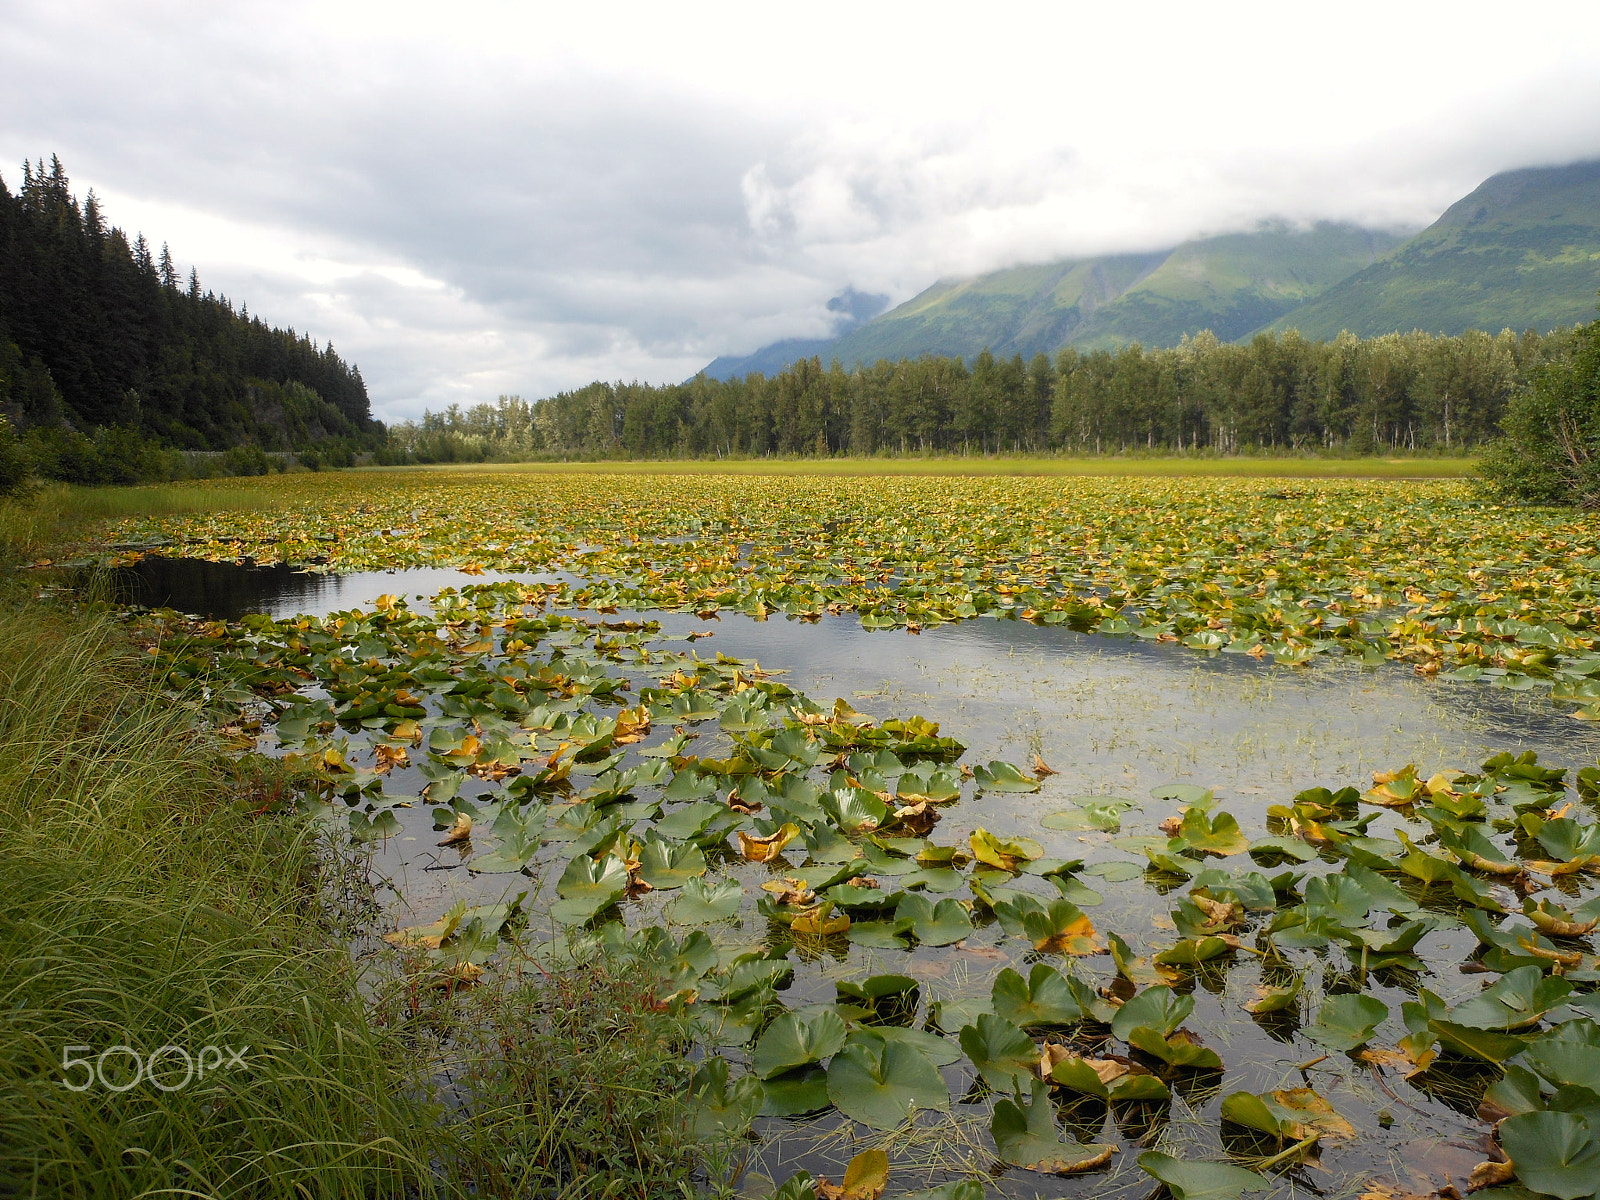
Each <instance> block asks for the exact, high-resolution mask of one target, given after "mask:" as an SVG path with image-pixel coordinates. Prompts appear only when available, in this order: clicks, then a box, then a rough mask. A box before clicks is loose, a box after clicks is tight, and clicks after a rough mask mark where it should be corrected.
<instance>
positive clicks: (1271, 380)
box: [387, 332, 1572, 462]
mask: <svg viewBox="0 0 1600 1200" xmlns="http://www.w3.org/2000/svg"><path fill="white" fill-rule="evenodd" d="M1571 340H1572V338H1571V333H1570V332H1567V333H1557V334H1554V335H1550V336H1540V335H1537V334H1526V335H1523V336H1521V337H1518V336H1515V335H1513V334H1510V333H1502V334H1499V335H1497V336H1493V337H1491V336H1490V335H1488V334H1486V333H1477V332H1475V333H1469V334H1466V335H1463V336H1461V337H1432V336H1429V335H1426V334H1404V335H1400V334H1391V335H1388V336H1385V337H1381V338H1370V339H1365V340H1363V339H1358V338H1356V337H1353V336H1351V335H1349V334H1344V335H1341V336H1340V337H1338V338H1335V339H1333V340H1332V341H1325V342H1312V341H1308V340H1306V339H1305V338H1302V337H1300V336H1299V335H1298V334H1294V333H1289V334H1285V335H1283V336H1282V337H1276V336H1268V335H1261V336H1259V337H1256V338H1254V339H1252V340H1251V342H1250V343H1249V344H1248V345H1237V344H1232V343H1227V342H1221V341H1219V340H1218V339H1217V338H1216V337H1214V336H1212V335H1210V334H1203V335H1201V336H1200V337H1197V338H1192V339H1189V340H1187V341H1185V342H1183V343H1182V344H1181V345H1179V346H1177V347H1175V348H1172V349H1167V350H1144V349H1142V348H1140V347H1139V346H1137V345H1132V346H1127V347H1124V348H1123V349H1121V350H1118V351H1114V352H1113V351H1109V350H1095V351H1089V352H1087V353H1081V352H1079V351H1077V350H1071V349H1069V350H1065V351H1063V352H1062V353H1061V354H1060V355H1058V356H1057V357H1056V358H1054V359H1052V358H1049V357H1047V356H1045V355H1043V354H1040V355H1035V356H1034V357H1033V359H1032V360H1031V361H1024V360H1023V358H1022V356H1021V355H1013V356H1012V357H1011V358H1009V359H996V358H995V357H994V356H993V355H991V354H989V353H988V352H984V353H983V354H980V355H979V356H978V357H977V359H976V361H975V362H974V363H973V366H972V368H971V369H970V370H969V369H968V368H967V367H966V365H965V364H964V362H963V360H962V359H960V358H955V357H950V358H933V357H927V358H920V359H903V360H901V361H899V362H879V363H877V364H876V365H875V366H872V367H868V368H865V369H861V370H856V371H848V372H847V371H845V370H843V369H842V368H840V367H839V366H838V365H837V364H835V365H834V366H833V367H832V369H828V370H825V369H823V367H822V364H821V362H820V361H819V360H818V359H815V358H812V359H806V360H803V361H801V362H798V363H796V364H795V365H794V366H792V367H790V368H789V369H788V370H786V371H782V372H780V373H779V374H777V375H775V376H773V377H771V378H770V379H769V378H766V377H764V376H761V375H749V376H746V377H745V378H743V379H736V380H731V381H729V382H720V381H717V380H713V379H708V378H705V377H704V376H701V377H698V378H696V379H693V380H690V381H689V382H688V383H684V384H673V385H669V386H665V387H652V386H649V385H646V384H638V383H634V384H620V383H619V384H609V383H594V384H591V385H589V386H588V387H585V388H581V389H579V390H577V391H574V392H563V393H561V394H560V395H556V396H552V397H550V398H548V399H544V400H538V401H534V402H533V403H528V402H526V401H523V400H520V399H517V398H515V397H502V398H501V400H500V402H499V403H498V404H496V405H489V404H484V405H479V406H477V407H476V408H472V409H468V410H461V409H459V408H451V409H450V410H449V411H448V412H445V413H440V414H428V415H427V416H425V417H424V419H423V420H422V422H420V423H416V424H413V423H409V422H408V423H406V424H404V425H398V426H395V427H393V428H392V429H391V430H390V446H389V449H388V451H387V453H388V454H389V455H391V456H393V457H394V458H395V459H396V460H399V459H405V458H410V459H413V460H416V461H424V462H437V461H454V460H480V459H483V458H486V457H502V458H518V457H532V456H536V455H541V454H543V455H552V456H585V455H594V456H606V455H616V456H632V457H672V456H715V455H730V456H736V455H767V454H819V455H820V454H847V453H848V454H875V453H884V452H887V453H907V452H963V451H966V452H1002V451H1046V450H1060V451H1066V452H1070V453H1104V452H1116V451H1126V450H1182V451H1195V450H1208V451H1215V452H1219V453H1235V452H1239V451H1245V450H1252V449H1255V450H1273V449H1276V450H1293V449H1302V450H1332V451H1342V452H1345V453H1353V454H1369V453H1383V452H1392V451H1397V450H1404V451H1432V450H1437V451H1445V452H1448V451H1455V450H1462V449H1470V448H1472V447H1475V446H1478V445H1481V444H1482V443H1484V442H1486V441H1488V440H1489V439H1491V438H1493V437H1494V436H1495V435H1496V433H1497V432H1498V426H1499V421H1500V417H1501V414H1502V412H1503V411H1504V408H1505V405H1506V401H1507V400H1508V398H1509V397H1510V396H1511V394H1512V392H1513V391H1514V390H1515V389H1516V388H1518V387H1519V386H1521V385H1522V383H1523V382H1524V381H1525V380H1526V379H1527V378H1528V376H1529V373H1530V371H1532V370H1533V369H1534V368H1536V367H1537V366H1539V365H1540V364H1542V363H1544V362H1546V361H1549V360H1552V359H1555V358H1559V357H1560V356H1561V355H1563V354H1565V353H1566V352H1567V346H1568V344H1569V343H1570V342H1571Z"/></svg>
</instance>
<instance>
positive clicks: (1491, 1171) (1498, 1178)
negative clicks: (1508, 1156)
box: [1467, 1161, 1517, 1192]
mask: <svg viewBox="0 0 1600 1200" xmlns="http://www.w3.org/2000/svg"><path fill="white" fill-rule="evenodd" d="M1516 1177H1517V1171H1516V1168H1515V1167H1513V1166H1512V1165H1511V1164H1510V1163H1508V1162H1493V1161H1491V1162H1481V1163H1479V1164H1478V1165H1477V1166H1475V1167H1473V1168H1472V1174H1471V1175H1469V1176H1467V1191H1469V1192H1481V1191H1482V1190H1483V1189H1484V1188H1491V1187H1499V1186H1500V1185H1501V1184H1502V1183H1510V1182H1511V1181H1512V1180H1513V1179H1515V1178H1516Z"/></svg>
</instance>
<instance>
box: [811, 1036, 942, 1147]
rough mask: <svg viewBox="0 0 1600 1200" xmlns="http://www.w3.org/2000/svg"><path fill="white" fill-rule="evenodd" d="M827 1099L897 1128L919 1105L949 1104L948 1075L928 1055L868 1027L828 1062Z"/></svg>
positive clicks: (869, 1121) (876, 1125) (878, 1125)
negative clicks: (945, 1077)
mask: <svg viewBox="0 0 1600 1200" xmlns="http://www.w3.org/2000/svg"><path fill="white" fill-rule="evenodd" d="M828 1097H829V1099H831V1100H832V1101H833V1103H834V1106H835V1107H836V1108H838V1110H839V1111H840V1112H842V1113H844V1114H845V1116H847V1117H851V1118H853V1119H854V1120H857V1121H860V1122H861V1123H862V1124H864V1125H868V1126H870V1127H871V1128H873V1129H895V1128H897V1127H899V1126H900V1125H902V1124H904V1123H905V1121H906V1120H907V1119H908V1118H909V1117H910V1116H911V1114H912V1113H913V1112H915V1111H917V1110H918V1109H925V1108H933V1109H945V1108H948V1107H949V1106H950V1093H949V1089H948V1088H947V1087H946V1086H945V1082H944V1077H943V1076H942V1075H940V1074H939V1070H938V1068H937V1067H935V1066H934V1065H933V1063H932V1062H930V1061H929V1060H928V1057H927V1056H926V1055H925V1054H923V1053H922V1052H921V1051H920V1050H917V1049H915V1048H914V1047H912V1046H910V1045H907V1044H906V1043H904V1042H899V1041H890V1040H888V1039H886V1038H883V1037H879V1036H877V1035H875V1034H872V1033H870V1032H865V1031H863V1032H861V1033H858V1034H854V1035H852V1036H851V1039H850V1042H849V1044H848V1045H846V1046H845V1047H844V1048H843V1049H842V1050H840V1051H839V1052H838V1053H837V1054H835V1055H834V1056H833V1061H832V1062H830V1063H829V1064H828Z"/></svg>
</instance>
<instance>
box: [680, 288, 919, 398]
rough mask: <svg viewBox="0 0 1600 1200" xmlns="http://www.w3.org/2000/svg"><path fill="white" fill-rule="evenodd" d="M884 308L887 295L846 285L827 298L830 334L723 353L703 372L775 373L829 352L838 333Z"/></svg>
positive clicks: (721, 375)
mask: <svg viewBox="0 0 1600 1200" xmlns="http://www.w3.org/2000/svg"><path fill="white" fill-rule="evenodd" d="M888 307H889V297H887V296H880V295H877V294H875V293H871V292H858V291H856V290H855V288H846V289H845V290H844V291H842V292H840V293H839V294H838V295H837V296H835V297H834V298H833V299H832V300H829V301H828V311H829V312H831V313H834V314H836V316H835V317H834V325H833V333H832V335H831V336H829V337H824V338H784V339H783V341H781V342H773V343H772V344H771V345H768V346H763V347H761V349H759V350H757V351H756V352H755V353H754V354H745V355H728V354H724V355H721V356H719V357H718V358H716V359H714V360H713V361H712V362H711V364H710V365H709V366H708V367H706V369H705V371H704V374H706V375H708V376H709V377H711V378H712V379H721V380H729V379H735V378H740V377H742V376H745V375H753V374H758V373H759V374H761V375H776V374H777V373H778V372H779V371H781V370H783V369H784V368H785V367H787V366H788V365H789V364H790V363H792V362H796V361H798V360H799V359H802V358H810V357H812V356H813V355H823V354H827V353H829V351H828V347H830V346H832V345H833V343H834V342H836V341H838V340H839V338H840V337H841V336H842V335H844V334H846V333H848V332H849V331H850V330H852V329H855V328H856V327H857V326H859V325H861V324H863V323H865V322H867V321H870V320H871V319H872V318H873V317H875V316H877V315H878V314H879V313H881V312H882V311H883V310H884V309H886V308H888Z"/></svg>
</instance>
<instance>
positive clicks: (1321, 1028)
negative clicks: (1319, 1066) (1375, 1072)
mask: <svg viewBox="0 0 1600 1200" xmlns="http://www.w3.org/2000/svg"><path fill="white" fill-rule="evenodd" d="M1388 1016H1389V1006H1388V1005H1386V1004H1384V1002H1383V1001H1381V1000H1377V999H1374V998H1373V997H1371V996H1366V995H1363V994H1361V993H1359V992H1347V993H1344V994H1342V995H1338V996H1329V997H1328V999H1327V1000H1326V1001H1325V1002H1324V1003H1323V1005H1322V1011H1321V1012H1319V1013H1318V1014H1317V1019H1316V1021H1315V1022H1313V1023H1312V1024H1311V1025H1309V1026H1307V1027H1306V1036H1307V1037H1309V1038H1311V1040H1312V1041H1314V1042H1316V1043H1317V1044H1318V1045H1322V1046H1326V1047H1327V1048H1328V1049H1330V1050H1354V1049H1355V1048H1356V1047H1357V1046H1360V1045H1363V1044H1365V1043H1366V1041H1367V1039H1368V1038H1370V1037H1371V1036H1372V1034H1373V1031H1374V1030H1375V1029H1377V1027H1378V1026H1379V1025H1381V1024H1382V1023H1383V1022H1384V1020H1385V1019H1386V1018H1387V1017H1388Z"/></svg>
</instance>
